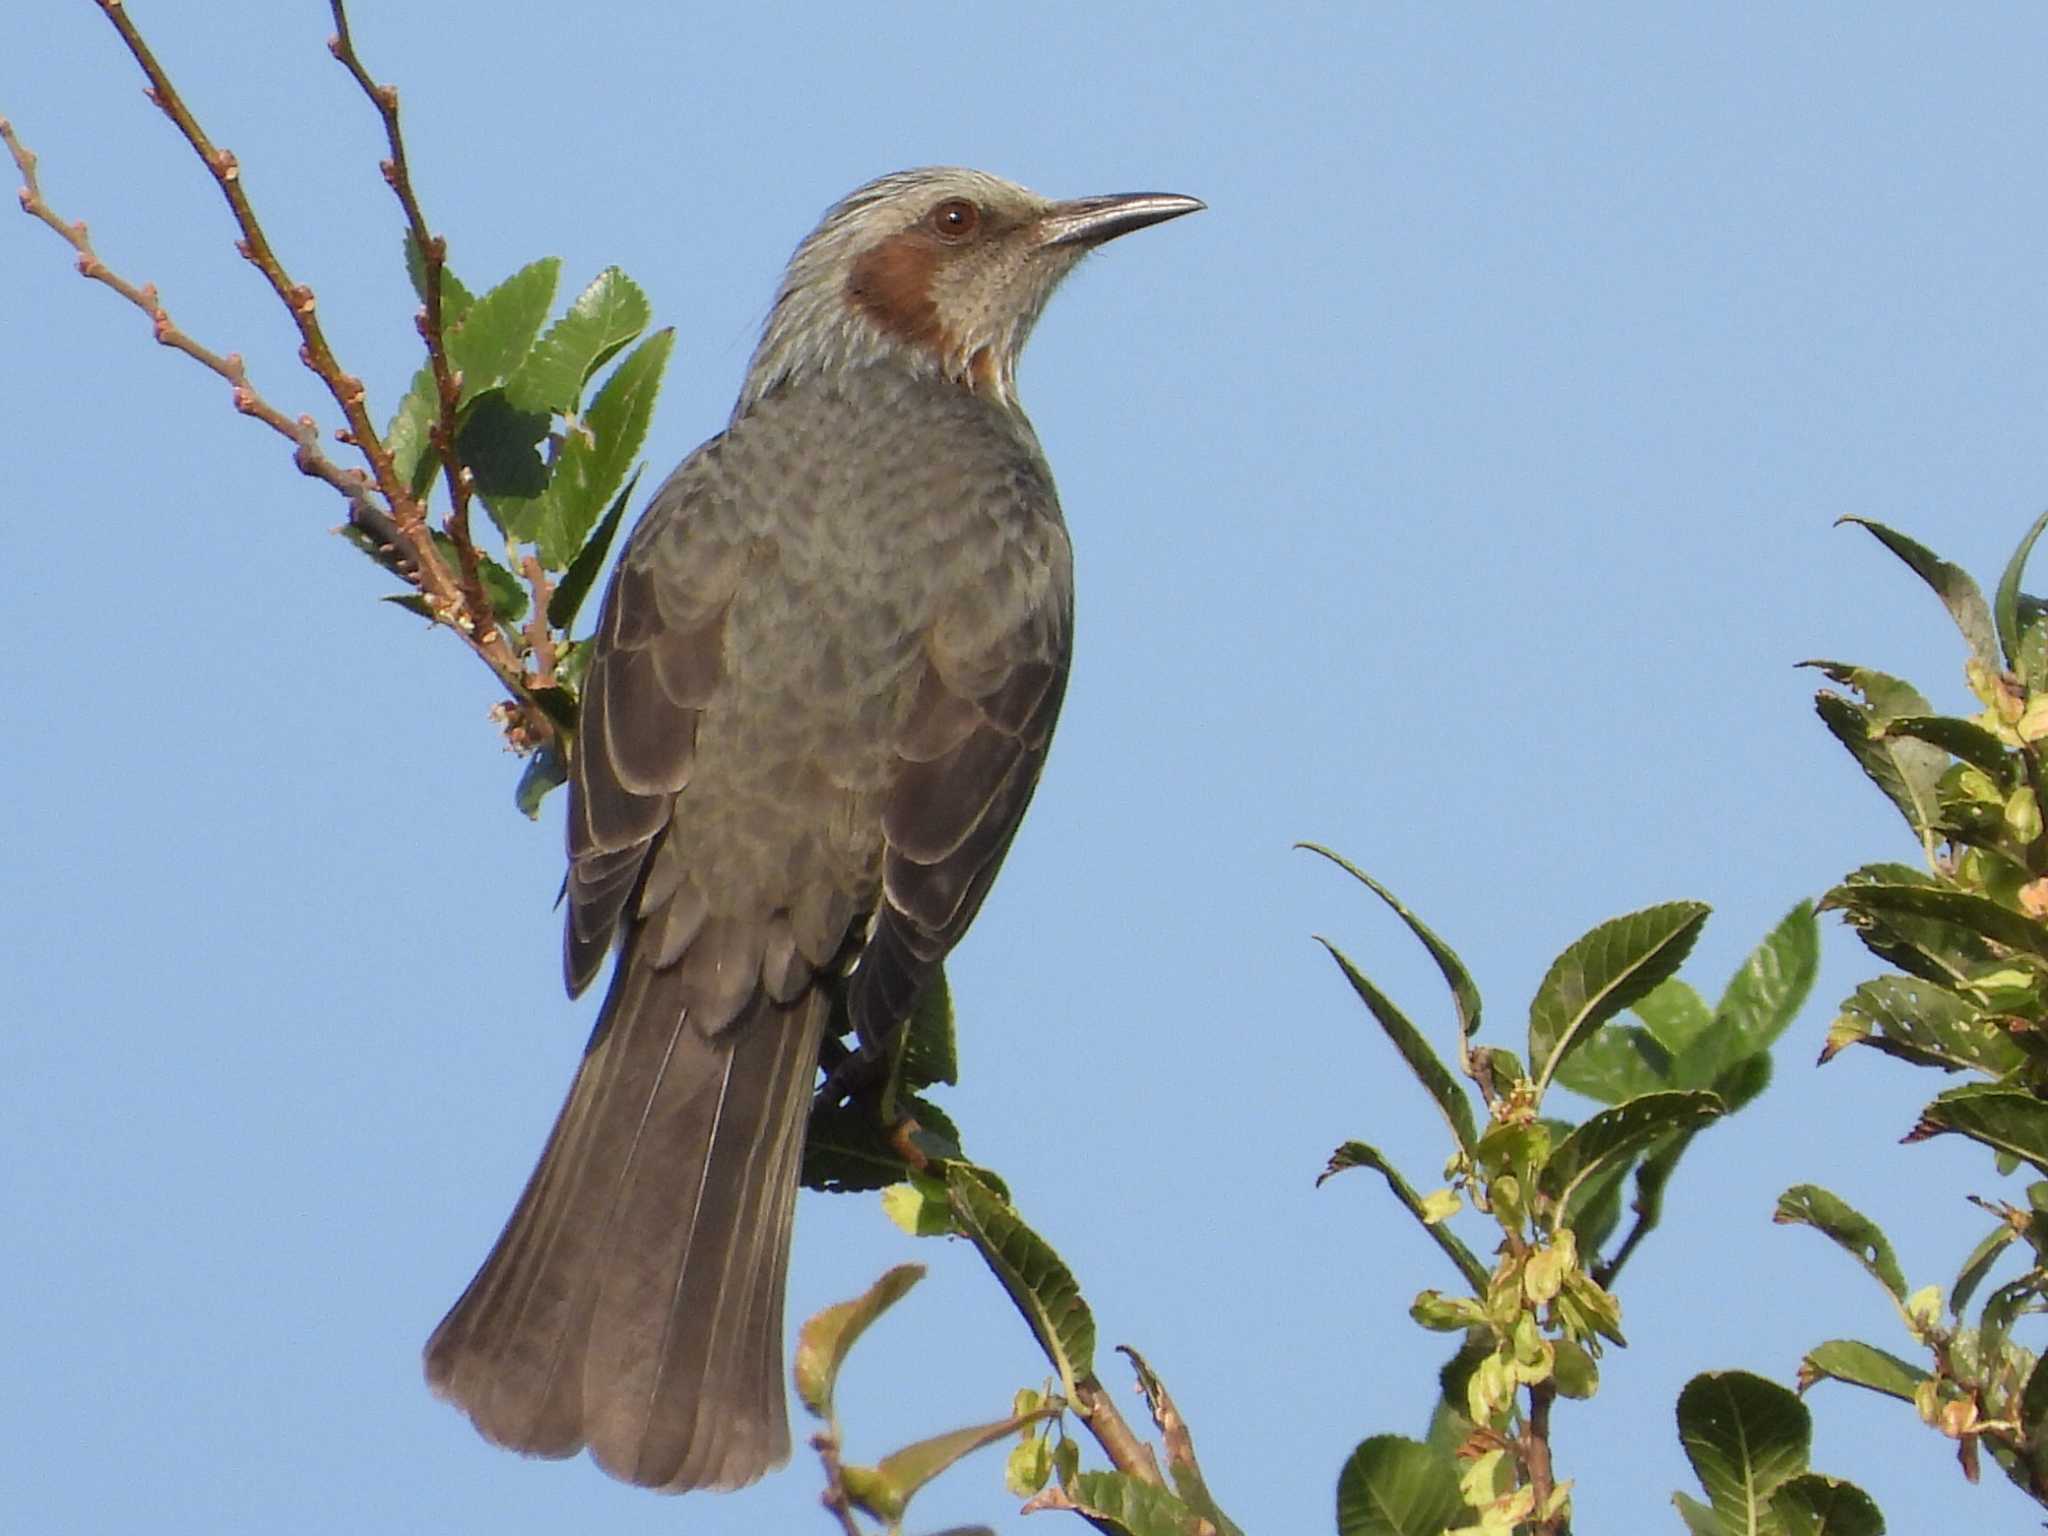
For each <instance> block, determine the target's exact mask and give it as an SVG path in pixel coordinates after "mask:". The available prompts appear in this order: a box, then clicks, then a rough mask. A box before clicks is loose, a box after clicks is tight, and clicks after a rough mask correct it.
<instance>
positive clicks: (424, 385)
mask: <svg viewBox="0 0 2048 1536" xmlns="http://www.w3.org/2000/svg"><path fill="white" fill-rule="evenodd" d="M440 410H441V394H440V391H439V389H438V388H437V387H436V386H435V384H434V370H433V369H432V368H431V367H428V366H427V365H425V364H422V365H421V366H420V370H419V372H417V373H415V374H414V375H413V376H412V387H411V388H410V389H408V390H407V391H406V392H405V398H404V399H402V400H400V401H399V402H398V410H397V411H396V413H394V414H393V416H392V418H391V425H390V426H388V427H386V428H385V429H384V447H385V448H386V450H387V451H388V452H389V453H390V454H391V463H392V466H393V468H394V469H396V470H397V472H398V478H399V479H400V480H402V481H404V482H405V484H406V485H408V486H409V487H411V489H412V491H413V493H414V494H415V495H417V494H418V493H419V492H420V491H421V490H422V489H423V488H424V487H425V485H426V483H427V481H428V480H430V479H432V478H433V474H434V468H435V462H434V455H433V445H432V442H431V440H430V436H429V434H430V432H431V430H432V428H433V424H434V418H435V417H436V416H437V415H439V414H440Z"/></svg>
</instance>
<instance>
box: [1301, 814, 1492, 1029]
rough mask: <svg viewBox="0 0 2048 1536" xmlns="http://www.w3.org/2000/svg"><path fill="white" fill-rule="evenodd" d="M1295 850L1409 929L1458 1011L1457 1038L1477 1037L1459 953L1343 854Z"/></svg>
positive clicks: (1473, 999) (1475, 991)
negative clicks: (1333, 870) (1317, 859)
mask: <svg viewBox="0 0 2048 1536" xmlns="http://www.w3.org/2000/svg"><path fill="white" fill-rule="evenodd" d="M1294 846H1295V847H1297V848H1302V849H1306V850H1307V851H1308V852H1310V853H1315V854H1320V855H1322V857H1324V858H1326V859H1328V860H1329V861H1330V862H1331V863H1332V864H1335V865H1336V866H1337V867H1338V868H1339V869H1341V870H1343V871H1344V872H1345V873H1346V874H1347V875H1349V876H1351V878H1352V879H1354V880H1356V881H1357V882H1358V883H1359V884H1360V885H1363V886H1364V887H1365V888H1366V889H1367V890H1369V891H1371V892H1372V893H1373V895H1375V896H1377V897H1379V899H1380V900H1381V901H1383V902H1385V903H1386V904H1387V905H1388V906H1389V907H1390V908H1392V909H1393V913H1394V915H1395V916H1396V917H1398V918H1400V919H1401V921H1402V922H1404V923H1406V924H1407V925H1408V931H1409V932H1410V933H1412V934H1414V935H1415V937H1416V939H1417V940H1418V941H1419V942H1420V943H1421V945H1422V947H1423V948H1424V949H1426V950H1427V951H1429V958H1430V959H1432V960H1434V961H1435V962H1436V968H1437V970H1438V971H1439V972H1440V973H1441V974H1442V976H1443V978H1444V985H1445V986H1447V987H1449V988H1450V991H1451V1004H1452V1006H1453V1007H1454V1008H1456V1009H1457V1011H1458V1033H1459V1034H1460V1036H1461V1037H1462V1038H1464V1039H1466V1040H1470V1039H1471V1038H1472V1037H1473V1036H1474V1035H1476V1034H1478V1033H1479V1009H1480V1001H1479V988H1478V986H1477V985H1476V984H1475V983H1474V982H1473V980H1472V973H1471V972H1470V971H1468V970H1466V969H1465V962H1464V961H1463V960H1461V959H1459V958H1458V952H1457V951H1456V950H1454V949H1452V948H1451V946H1450V945H1448V944H1446V943H1445V942H1444V941H1443V940H1442V939H1440V938H1438V937H1437V935H1436V933H1435V932H1434V931H1433V930H1432V929H1431V928H1430V926H1429V925H1428V924H1427V923H1425V922H1423V920H1422V919H1421V918H1419V917H1417V916H1416V915H1415V914H1414V913H1413V912H1411V911H1409V910H1408V908H1407V907H1406V906H1405V905H1403V904H1402V902H1401V901H1400V899H1399V898H1398V897H1396V896H1395V895H1394V893H1393V892H1392V891H1390V890H1388V889H1387V888H1386V887H1385V886H1384V885H1381V884H1380V883H1379V881H1377V880H1375V879H1373V877H1372V876H1371V875H1368V874H1367V873H1366V872H1365V871H1364V870H1362V869H1360V868H1359V867H1358V866H1357V865H1356V864H1353V863H1352V862H1351V861H1350V860H1349V859H1347V858H1345V857H1344V856H1343V855H1342V854H1339V853H1333V852H1331V851H1330V850H1329V849H1328V848H1325V847H1323V846H1322V844H1320V843H1296V844H1295V845H1294Z"/></svg>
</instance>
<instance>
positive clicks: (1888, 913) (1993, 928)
mask: <svg viewBox="0 0 2048 1536" xmlns="http://www.w3.org/2000/svg"><path fill="white" fill-rule="evenodd" d="M1821 905H1822V906H1823V907H1824V908H1825V907H1828V906H1834V907H1839V908H1840V909H1841V910H1843V911H1845V912H1852V913H1855V914H1857V915H1859V916H1862V917H1867V918H1871V919H1873V920H1875V921H1878V922H1886V923H1889V922H1891V920H1892V919H1894V918H1905V919H1909V920H1910V919H1933V920H1934V921H1936V922H1941V923H1948V924H1951V925H1953V926H1954V927H1957V928H1961V929H1963V930H1965V931H1966V932H1969V933H1973V934H1978V935H1981V936H1982V937H1984V938H1986V939H1989V940H1990V941H1991V942H1992V943H1994V944H2003V945H2005V946H2006V947H2007V948H2008V949H2017V950H2021V951H2024V952H2025V953H2027V954H2032V955H2038V956H2043V957H2048V926H2043V925H2042V924H2040V923H2037V922H2035V921H2034V920H2033V919H2032V918H2030V917H2028V916H2026V915H2025V914H2024V913H2021V912H2015V911H2014V910H2013V909H2012V908H2011V907H2007V906H2002V905H2000V904H1999V903H1998V902H1995V901H1993V900H1992V899H1991V898H1990V897H1989V896H1979V895H1977V894H1975V893H1974V892H1971V891H1959V890H1956V889H1955V888H1953V887H1951V886H1941V885H1932V884H1922V883H1919V882H1901V883H1898V884H1884V883H1879V882H1876V881H1872V882H1870V883H1868V884H1860V885H1838V886H1836V887H1835V888H1834V889H1833V890H1831V891H1829V892H1828V893H1827V895H1826V896H1825V897H1823V898H1822V899H1821ZM1987 958H1989V956H1987Z"/></svg>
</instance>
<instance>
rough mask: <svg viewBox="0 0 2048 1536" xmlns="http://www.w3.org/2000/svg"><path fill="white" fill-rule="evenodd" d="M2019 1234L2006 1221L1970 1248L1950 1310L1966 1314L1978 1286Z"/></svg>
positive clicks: (1951, 1296) (1949, 1304)
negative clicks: (1964, 1310)
mask: <svg viewBox="0 0 2048 1536" xmlns="http://www.w3.org/2000/svg"><path fill="white" fill-rule="evenodd" d="M2018 1237H2019V1233H2017V1232H2015V1231H2014V1230H2013V1229H2012V1227H2011V1226H2009V1225H2008V1224H2007V1223H2005V1222H2002V1221H2001V1222H2000V1223H1999V1224H1998V1225H1997V1226H1995V1227H1993V1228H1992V1229H1991V1230H1990V1231H1989V1232H1987V1233H1985V1234H1984V1237H1983V1239H1982V1240H1981V1241H1980V1242H1979V1243H1978V1244H1977V1246H1976V1247H1975V1248H1972V1249H1971V1250H1970V1256H1969V1257H1968V1258H1966V1259H1964V1260H1963V1267H1962V1268H1961V1269H1959V1270H1957V1271H1956V1283H1955V1286H1954V1288H1953V1289H1951V1290H1950V1291H1949V1293H1948V1309H1949V1311H1951V1312H1953V1313H1954V1314H1955V1315H1956V1316H1957V1317H1961V1316H1962V1315H1963V1308H1965V1307H1967V1306H1968V1305H1969V1304H1970V1298H1971V1297H1972V1296H1974V1295H1975V1294H1976V1292H1977V1287H1978V1286H1980V1285H1982V1284H1983V1283H1984V1277H1985V1276H1986V1275H1988V1274H1990V1273H1991V1267H1992V1265H1994V1264H1996V1263H1997V1262H1998V1260H1999V1257H2000V1256H2001V1255H2002V1254H2003V1253H2004V1252H2005V1250H2006V1249H2007V1247H2009V1246H2010V1245H2011V1244H2012V1243H2013V1242H2014V1241H2015V1240H2017V1238H2018Z"/></svg>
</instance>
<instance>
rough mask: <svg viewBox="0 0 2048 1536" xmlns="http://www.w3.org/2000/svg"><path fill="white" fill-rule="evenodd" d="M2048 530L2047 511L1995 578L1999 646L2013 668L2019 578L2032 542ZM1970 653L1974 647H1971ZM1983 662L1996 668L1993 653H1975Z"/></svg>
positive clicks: (2017, 643) (2017, 652) (2016, 647)
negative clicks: (2043, 531)
mask: <svg viewBox="0 0 2048 1536" xmlns="http://www.w3.org/2000/svg"><path fill="white" fill-rule="evenodd" d="M2043 528H2048V512H2043V513H2042V514H2041V515H2040V516H2039V517H2037V518H2035V519H2034V526H2033V527H2031V528H2029V529H2028V530H2027V532H2026V537H2024V538H2023V539H2021V540H2020V542H2019V547H2018V548H2017V549H2015V550H2014V551H2013V552H2012V558H2011V559H2010V560H2008V561H2006V562H2005V571H2004V573H2003V574H2001V575H2000V576H1999V578H1998V596H1997V603H1998V618H1997V624H1998V643H1999V644H2000V645H2001V646H2003V647H2004V650H2005V655H2006V657H2007V659H2008V660H2009V661H2011V662H2012V663H2013V664H2014V665H2015V666H2016V665H2017V664H2018V662H2019V656H2020V577H2021V575H2022V574H2023V573H2024V572H2025V571H2026V568H2027V556H2029V555H2031V554H2032V553H2033V552H2034V541H2035V540H2036V539H2038V538H2040V537H2041V530H2042V529H2043ZM1971 649H1972V650H1976V647H1975V646H1974V645H1972V647H1971ZM1977 654H1978V655H1980V656H1982V657H1983V659H1984V663H1985V665H1987V666H1990V667H1996V666H1997V665H1998V657H1997V655H1996V654H1992V655H1985V654H1984V653H1983V652H1982V651H1978V653H1977Z"/></svg>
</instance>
